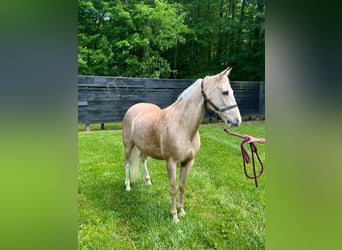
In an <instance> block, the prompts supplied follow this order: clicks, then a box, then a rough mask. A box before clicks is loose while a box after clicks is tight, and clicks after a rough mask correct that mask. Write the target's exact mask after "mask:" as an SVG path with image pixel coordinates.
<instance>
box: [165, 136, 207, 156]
mask: <svg viewBox="0 0 342 250" xmlns="http://www.w3.org/2000/svg"><path fill="white" fill-rule="evenodd" d="M161 144H162V146H161V149H162V154H163V155H164V156H165V158H166V159H167V158H173V159H175V160H177V161H178V162H179V163H182V162H186V161H189V160H191V159H193V158H195V156H196V154H197V152H198V150H199V148H200V141H199V136H198V135H197V134H196V135H195V136H194V137H193V138H189V137H181V136H175V135H173V136H171V135H170V137H169V138H168V139H167V140H165V141H163V140H162V141H161Z"/></svg>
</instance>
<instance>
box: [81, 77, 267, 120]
mask: <svg viewBox="0 0 342 250" xmlns="http://www.w3.org/2000/svg"><path fill="white" fill-rule="evenodd" d="M194 82H195V81H194V80H184V79H180V80H179V79H176V80H175V79H149V78H129V77H108V76H78V123H80V124H95V123H99V124H104V123H110V122H118V121H122V119H123V116H124V114H125V112H126V111H127V109H128V108H129V107H130V106H132V105H133V104H135V103H138V102H150V103H154V104H156V105H158V106H160V107H161V108H165V107H167V106H169V105H170V104H172V103H173V102H175V101H176V100H177V97H178V96H179V94H181V93H182V91H183V90H184V89H186V88H187V87H188V86H190V85H191V84H192V83H194ZM231 86H232V88H233V89H234V95H235V97H236V101H237V103H238V106H239V109H240V112H241V115H242V116H264V115H265V84H264V82H243V81H231Z"/></svg>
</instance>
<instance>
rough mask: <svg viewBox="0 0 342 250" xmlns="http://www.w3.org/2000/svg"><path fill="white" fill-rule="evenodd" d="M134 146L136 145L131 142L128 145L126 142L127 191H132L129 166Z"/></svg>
mask: <svg viewBox="0 0 342 250" xmlns="http://www.w3.org/2000/svg"><path fill="white" fill-rule="evenodd" d="M133 147H134V145H133V144H131V143H129V144H128V145H126V144H125V169H126V180H125V186H126V191H131V184H130V180H129V167H130V157H131V153H132V149H133Z"/></svg>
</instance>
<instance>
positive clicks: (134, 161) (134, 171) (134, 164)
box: [129, 146, 141, 183]
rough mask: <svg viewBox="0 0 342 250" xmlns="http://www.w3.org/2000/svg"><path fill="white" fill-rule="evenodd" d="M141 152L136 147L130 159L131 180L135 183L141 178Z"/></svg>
mask: <svg viewBox="0 0 342 250" xmlns="http://www.w3.org/2000/svg"><path fill="white" fill-rule="evenodd" d="M140 155H141V152H140V150H139V149H138V148H137V147H136V146H134V147H133V149H132V152H131V155H130V157H129V165H130V169H131V171H130V172H131V180H132V182H133V183H135V182H137V180H138V178H139V162H140Z"/></svg>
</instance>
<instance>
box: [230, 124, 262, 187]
mask: <svg viewBox="0 0 342 250" xmlns="http://www.w3.org/2000/svg"><path fill="white" fill-rule="evenodd" d="M224 132H226V133H227V134H229V135H234V136H237V137H240V138H242V139H243V140H242V142H241V144H240V148H241V154H242V160H243V169H244V172H245V175H246V177H247V178H249V179H254V181H255V186H256V187H258V181H257V179H258V178H259V177H260V176H261V175H262V173H263V172H264V165H263V164H262V161H261V159H260V157H259V154H258V150H257V147H256V146H255V144H254V143H253V142H251V143H249V147H250V148H251V152H252V163H253V176H250V175H249V174H248V173H247V167H246V164H248V163H249V162H250V159H249V156H248V153H247V151H246V149H245V148H244V146H243V144H245V143H246V142H248V141H249V140H250V139H251V138H250V137H249V136H247V135H240V134H236V133H233V132H231V131H229V130H228V129H224ZM254 153H255V154H256V156H257V158H258V161H259V163H260V167H261V170H260V172H259V174H258V175H257V174H256V170H255V162H254Z"/></svg>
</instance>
